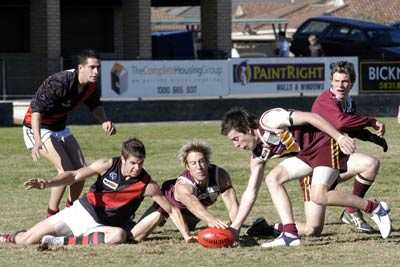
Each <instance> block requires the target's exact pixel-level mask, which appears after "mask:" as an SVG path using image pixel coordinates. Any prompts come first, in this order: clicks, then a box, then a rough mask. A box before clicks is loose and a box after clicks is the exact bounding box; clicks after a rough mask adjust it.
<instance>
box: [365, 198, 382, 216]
mask: <svg viewBox="0 0 400 267" xmlns="http://www.w3.org/2000/svg"><path fill="white" fill-rule="evenodd" d="M378 206H379V202H378V201H376V200H375V201H372V200H368V204H367V207H366V208H365V209H364V211H365V212H366V213H372V212H373V211H374V210H375V209H376V208H377V207H378Z"/></svg>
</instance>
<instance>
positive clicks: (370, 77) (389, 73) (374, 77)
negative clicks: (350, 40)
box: [360, 62, 400, 92]
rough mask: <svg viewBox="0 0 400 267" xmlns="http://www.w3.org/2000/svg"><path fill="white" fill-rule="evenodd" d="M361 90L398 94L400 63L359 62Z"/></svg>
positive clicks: (399, 88) (399, 89) (399, 90)
mask: <svg viewBox="0 0 400 267" xmlns="http://www.w3.org/2000/svg"><path fill="white" fill-rule="evenodd" d="M360 82H361V86H360V88H361V90H362V91H364V92H400V62H361V63H360Z"/></svg>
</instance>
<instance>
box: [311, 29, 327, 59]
mask: <svg viewBox="0 0 400 267" xmlns="http://www.w3.org/2000/svg"><path fill="white" fill-rule="evenodd" d="M308 42H309V43H310V45H309V46H308V47H309V49H310V56H311V57H323V56H325V53H324V50H323V49H322V46H321V44H320V43H319V39H318V37H317V36H316V35H315V34H311V35H310V36H308Z"/></svg>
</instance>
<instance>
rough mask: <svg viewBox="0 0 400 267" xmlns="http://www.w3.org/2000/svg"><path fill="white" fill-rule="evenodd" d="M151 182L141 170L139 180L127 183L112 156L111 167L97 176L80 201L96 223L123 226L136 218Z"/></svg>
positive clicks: (131, 179)
mask: <svg viewBox="0 0 400 267" xmlns="http://www.w3.org/2000/svg"><path fill="white" fill-rule="evenodd" d="M150 181H151V177H150V175H149V174H148V173H147V172H146V171H145V170H144V169H142V171H141V173H140V174H139V176H138V177H135V178H130V179H127V180H126V179H125V177H124V176H122V174H121V158H120V157H115V158H113V159H112V166H111V168H109V169H108V170H107V171H106V172H105V173H104V174H103V175H99V176H98V177H97V180H96V182H95V183H94V184H93V185H92V186H91V187H90V190H89V192H88V193H86V194H85V195H83V196H82V197H81V198H80V199H79V201H80V203H81V204H82V205H83V207H84V208H85V209H86V210H87V211H88V212H89V213H90V215H92V217H93V218H94V219H95V221H96V222H98V223H101V224H104V225H108V226H118V227H122V226H124V225H125V224H126V223H127V222H128V221H129V220H130V218H131V217H133V216H134V215H135V212H136V210H137V209H138V207H139V206H140V204H141V203H142V201H143V198H144V192H145V189H146V186H147V184H148V183H149V182H150Z"/></svg>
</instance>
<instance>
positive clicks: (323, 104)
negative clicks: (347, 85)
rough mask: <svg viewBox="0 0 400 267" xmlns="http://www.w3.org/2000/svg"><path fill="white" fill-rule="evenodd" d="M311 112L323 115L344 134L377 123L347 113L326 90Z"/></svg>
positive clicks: (364, 117)
mask: <svg viewBox="0 0 400 267" xmlns="http://www.w3.org/2000/svg"><path fill="white" fill-rule="evenodd" d="M311 111H312V112H314V113H317V114H319V115H321V117H323V118H324V119H325V120H327V121H329V122H330V123H331V124H332V125H333V126H334V127H335V128H336V129H338V130H339V131H344V132H351V130H354V129H360V128H364V127H368V126H372V125H373V124H374V121H375V119H374V118H370V117H366V116H359V115H356V114H354V113H353V112H347V111H346V107H345V106H343V107H342V106H341V103H339V102H338V101H337V100H336V98H335V95H334V94H333V93H332V92H331V91H330V90H325V91H324V92H322V93H321V94H320V95H319V96H318V97H317V98H316V99H315V101H314V103H313V106H312V109H311Z"/></svg>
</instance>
